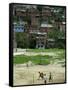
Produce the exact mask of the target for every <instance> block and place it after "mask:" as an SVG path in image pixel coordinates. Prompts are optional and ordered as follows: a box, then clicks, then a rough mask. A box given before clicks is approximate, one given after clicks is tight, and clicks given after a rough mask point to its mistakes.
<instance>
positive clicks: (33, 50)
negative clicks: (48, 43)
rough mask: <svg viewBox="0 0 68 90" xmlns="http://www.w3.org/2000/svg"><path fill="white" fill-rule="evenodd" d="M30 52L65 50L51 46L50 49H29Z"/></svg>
mask: <svg viewBox="0 0 68 90" xmlns="http://www.w3.org/2000/svg"><path fill="white" fill-rule="evenodd" d="M27 51H28V52H58V51H60V52H63V51H64V49H58V48H50V49H28V50H27Z"/></svg>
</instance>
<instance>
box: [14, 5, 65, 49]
mask: <svg viewBox="0 0 68 90" xmlns="http://www.w3.org/2000/svg"><path fill="white" fill-rule="evenodd" d="M60 9H62V8H60V7H59V9H56V7H53V6H42V5H16V6H14V9H13V16H14V18H15V19H14V22H13V24H14V32H26V33H28V38H29V40H30V39H33V40H35V48H46V47H54V43H55V40H54V39H53V38H49V37H48V33H49V32H51V31H52V30H53V29H54V28H55V27H56V28H57V29H59V30H60V31H61V32H64V33H65V25H66V23H65V10H64V12H63V14H62V19H61V20H58V19H59V17H58V14H57V15H56V13H58V12H59V10H60ZM61 13H62V12H61ZM57 17H58V18H57ZM33 36H34V37H33ZM62 38H63V39H65V37H62ZM14 42H15V43H16V41H15V37H14ZM15 45H16V44H15ZM15 47H16V46H15Z"/></svg>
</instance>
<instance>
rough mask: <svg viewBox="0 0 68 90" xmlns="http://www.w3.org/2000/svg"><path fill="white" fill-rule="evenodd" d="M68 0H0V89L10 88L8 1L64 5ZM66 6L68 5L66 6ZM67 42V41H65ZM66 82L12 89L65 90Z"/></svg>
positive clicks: (7, 89)
mask: <svg viewBox="0 0 68 90" xmlns="http://www.w3.org/2000/svg"><path fill="white" fill-rule="evenodd" d="M67 1H68V0H0V90H12V88H11V87H9V86H8V69H9V59H8V57H9V3H10V2H19V3H33V4H46V5H65V6H67ZM67 8H68V7H67ZM67 42H68V41H67ZM67 88H68V84H63V85H47V86H34V87H33V86H29V87H16V88H13V89H14V90H19V89H20V90H22V89H25V90H28V89H29V90H32V89H33V90H38V89H39V90H45V89H48V90H66V89H67Z"/></svg>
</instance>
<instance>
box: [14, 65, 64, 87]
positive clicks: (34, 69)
mask: <svg viewBox="0 0 68 90" xmlns="http://www.w3.org/2000/svg"><path fill="white" fill-rule="evenodd" d="M39 71H40V72H43V73H44V74H46V76H44V77H45V78H46V84H48V83H64V82H65V67H62V66H61V65H60V64H49V65H32V66H29V67H26V66H25V64H18V65H14V73H13V76H14V80H13V81H14V86H16V85H31V84H44V79H41V78H40V79H39V73H38V72H39ZM50 72H51V75H52V80H51V81H49V76H50Z"/></svg>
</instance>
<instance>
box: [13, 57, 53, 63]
mask: <svg viewBox="0 0 68 90" xmlns="http://www.w3.org/2000/svg"><path fill="white" fill-rule="evenodd" d="M51 58H52V56H48V55H45V56H42V55H36V56H26V55H18V56H14V64H22V63H26V62H28V61H32V62H33V63H34V64H49V63H50V59H51Z"/></svg>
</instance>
